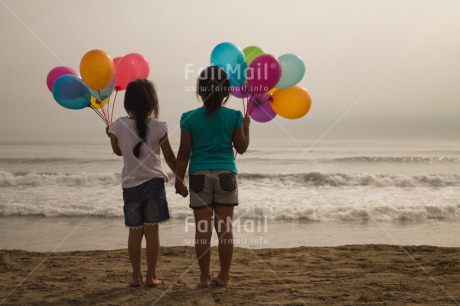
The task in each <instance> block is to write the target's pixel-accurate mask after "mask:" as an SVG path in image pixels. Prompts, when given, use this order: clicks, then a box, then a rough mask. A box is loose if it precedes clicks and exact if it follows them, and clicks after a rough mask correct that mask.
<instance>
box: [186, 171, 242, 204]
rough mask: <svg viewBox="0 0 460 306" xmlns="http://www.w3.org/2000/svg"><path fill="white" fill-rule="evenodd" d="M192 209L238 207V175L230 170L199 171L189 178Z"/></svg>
mask: <svg viewBox="0 0 460 306" xmlns="http://www.w3.org/2000/svg"><path fill="white" fill-rule="evenodd" d="M189 191H190V208H193V209H195V208H206V207H210V206H212V205H223V206H237V205H238V183H237V180H236V173H234V172H232V171H229V170H199V171H195V172H193V173H192V174H191V175H190V176H189Z"/></svg>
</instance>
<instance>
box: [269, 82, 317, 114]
mask: <svg viewBox="0 0 460 306" xmlns="http://www.w3.org/2000/svg"><path fill="white" fill-rule="evenodd" d="M272 98H273V100H272V108H273V110H274V111H275V112H276V113H277V114H278V115H280V116H281V117H284V118H287V119H298V118H301V117H303V116H305V115H306V114H307V113H308V111H309V110H310V107H311V97H310V94H309V93H308V91H307V90H306V89H305V88H303V87H300V86H299V85H295V86H292V87H289V88H286V89H278V90H277V91H275V92H274V93H273V95H272Z"/></svg>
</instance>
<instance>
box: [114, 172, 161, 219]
mask: <svg viewBox="0 0 460 306" xmlns="http://www.w3.org/2000/svg"><path fill="white" fill-rule="evenodd" d="M123 201H124V206H123V212H124V214H125V225H126V226H127V227H129V228H136V227H142V226H143V225H144V224H156V223H159V222H162V221H165V220H168V219H169V210H168V201H167V199H166V191H165V183H164V180H163V179H159V178H154V179H150V180H148V181H147V182H145V183H142V184H141V185H139V186H134V187H131V188H123Z"/></svg>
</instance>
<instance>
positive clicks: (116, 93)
mask: <svg viewBox="0 0 460 306" xmlns="http://www.w3.org/2000/svg"><path fill="white" fill-rule="evenodd" d="M117 95H118V89H117V90H116V91H115V98H113V104H112V115H111V116H110V124H112V122H113V109H114V108H115V102H116V101H117Z"/></svg>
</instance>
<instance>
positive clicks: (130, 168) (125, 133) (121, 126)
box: [109, 117, 168, 188]
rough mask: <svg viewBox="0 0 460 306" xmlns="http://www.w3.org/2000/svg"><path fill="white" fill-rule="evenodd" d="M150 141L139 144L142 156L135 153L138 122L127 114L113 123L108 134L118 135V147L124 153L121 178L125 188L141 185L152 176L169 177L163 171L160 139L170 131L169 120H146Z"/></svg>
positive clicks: (165, 178) (137, 140)
mask: <svg viewBox="0 0 460 306" xmlns="http://www.w3.org/2000/svg"><path fill="white" fill-rule="evenodd" d="M147 126H148V130H147V142H145V143H143V144H142V145H141V147H140V151H139V152H140V157H139V158H137V157H136V156H134V153H133V149H134V147H135V146H136V144H137V143H138V142H139V141H140V140H141V139H140V138H139V135H138V134H137V128H136V121H135V120H134V119H130V118H128V117H122V118H119V119H117V120H116V121H115V122H113V123H112V124H111V125H110V128H109V133H112V134H114V135H115V136H117V139H118V147H119V148H120V150H121V153H122V154H123V162H124V165H123V170H122V171H121V180H122V184H121V185H122V187H123V188H131V187H134V186H138V185H140V184H142V183H144V182H146V181H148V180H150V179H152V178H162V179H164V180H165V181H166V182H167V181H168V176H167V175H166V173H165V172H164V171H163V167H162V166H161V157H160V152H161V150H160V143H159V142H160V138H161V137H163V136H164V135H165V134H166V133H167V132H168V125H167V123H166V122H163V121H158V120H156V119H149V120H148V122H147Z"/></svg>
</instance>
